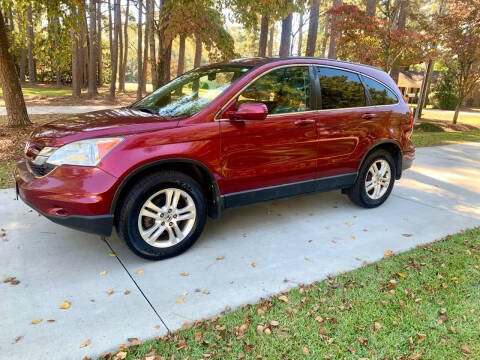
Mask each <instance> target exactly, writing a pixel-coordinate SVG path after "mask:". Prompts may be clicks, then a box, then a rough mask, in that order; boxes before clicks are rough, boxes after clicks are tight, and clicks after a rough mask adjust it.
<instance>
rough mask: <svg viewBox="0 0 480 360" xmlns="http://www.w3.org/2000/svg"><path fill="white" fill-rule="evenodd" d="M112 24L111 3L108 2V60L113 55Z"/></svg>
mask: <svg viewBox="0 0 480 360" xmlns="http://www.w3.org/2000/svg"><path fill="white" fill-rule="evenodd" d="M112 34H113V22H112V3H111V1H110V0H108V45H109V47H110V59H111V58H112V53H113V35H112Z"/></svg>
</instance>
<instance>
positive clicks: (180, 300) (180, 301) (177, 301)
mask: <svg viewBox="0 0 480 360" xmlns="http://www.w3.org/2000/svg"><path fill="white" fill-rule="evenodd" d="M175 302H176V303H179V304H180V303H183V299H177V300H175Z"/></svg>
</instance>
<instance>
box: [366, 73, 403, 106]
mask: <svg viewBox="0 0 480 360" xmlns="http://www.w3.org/2000/svg"><path fill="white" fill-rule="evenodd" d="M362 80H363V83H364V84H365V86H366V87H367V90H368V93H369V94H370V98H371V99H372V104H373V105H389V104H396V103H397V102H398V98H397V97H396V96H395V94H394V93H393V92H392V91H391V90H390V89H389V88H387V87H386V86H384V85H382V84H380V83H379V82H378V81H375V80H373V79H371V78H369V77H366V76H362Z"/></svg>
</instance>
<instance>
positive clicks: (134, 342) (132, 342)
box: [127, 338, 140, 346]
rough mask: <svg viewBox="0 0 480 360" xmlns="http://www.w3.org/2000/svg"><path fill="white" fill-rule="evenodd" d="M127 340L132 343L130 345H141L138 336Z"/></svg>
mask: <svg viewBox="0 0 480 360" xmlns="http://www.w3.org/2000/svg"><path fill="white" fill-rule="evenodd" d="M127 340H128V342H129V343H130V346H136V345H140V341H139V340H138V339H137V338H128V339H127Z"/></svg>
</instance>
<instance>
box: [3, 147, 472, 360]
mask: <svg viewBox="0 0 480 360" xmlns="http://www.w3.org/2000/svg"><path fill="white" fill-rule="evenodd" d="M478 179H480V143H468V144H461V145H450V146H443V147H433V148H422V149H419V150H418V152H417V159H416V161H415V165H414V167H413V168H412V169H411V170H409V171H408V172H407V173H405V176H404V178H403V179H402V180H400V181H399V182H397V183H396V185H395V188H394V191H393V193H392V196H391V197H390V199H389V200H388V201H387V202H386V203H385V204H384V205H383V206H381V207H380V208H377V209H372V210H366V209H362V208H359V207H356V206H355V205H353V204H352V203H351V202H350V201H349V200H348V198H347V197H345V196H343V195H341V194H340V192H339V191H336V192H330V193H325V194H318V195H314V196H308V197H303V198H299V199H291V200H285V201H276V202H273V203H266V204H261V205H256V206H250V207H248V208H243V209H236V210H229V211H227V212H225V213H224V214H223V215H222V217H221V219H220V220H215V221H213V220H212V221H209V222H208V224H207V227H206V229H205V232H204V234H203V235H202V237H201V238H200V239H199V241H198V242H197V243H196V244H195V245H194V246H193V248H192V249H190V250H189V251H188V252H187V253H185V254H184V255H182V256H179V257H176V258H173V259H169V260H166V261H161V262H150V261H146V260H143V259H140V258H138V257H136V256H135V255H133V254H132V253H131V252H130V251H129V250H128V249H127V248H126V246H125V245H124V244H123V243H122V242H121V241H120V240H119V239H118V238H117V237H116V236H112V237H111V238H109V239H106V241H104V240H102V239H101V238H99V237H98V236H94V235H88V234H83V233H81V232H77V231H74V230H69V229H67V228H63V227H61V226H59V225H56V224H54V223H51V222H49V221H48V220H46V219H44V218H43V217H39V216H38V215H37V213H35V212H34V211H31V210H30V209H29V208H28V207H27V206H26V205H24V204H23V203H22V202H21V201H16V200H15V199H14V190H13V189H8V190H0V204H1V205H0V228H2V229H4V230H5V236H4V237H0V273H1V274H0V275H1V277H2V278H5V277H16V278H17V279H18V280H20V283H19V284H18V285H11V284H10V283H3V282H2V283H0V304H1V306H0V358H5V359H12V360H13V359H27V358H35V359H66V358H68V359H74V358H78V359H80V358H82V357H83V356H86V355H87V356H95V355H99V354H101V353H103V352H105V351H107V350H113V349H115V348H117V347H118V346H119V345H121V344H123V343H127V338H129V337H136V338H139V339H142V340H144V339H147V338H152V337H154V336H155V335H159V334H163V333H165V332H166V331H167V328H168V329H170V330H175V329H178V328H179V327H181V326H182V324H183V323H184V322H185V321H189V322H191V321H193V320H196V319H201V318H203V317H208V316H212V315H215V314H217V313H219V312H220V311H223V310H224V309H225V307H226V306H227V305H228V306H230V307H232V308H235V307H236V306H239V305H241V304H244V303H248V302H255V301H257V300H258V299H259V298H260V297H265V296H268V295H269V294H273V293H277V292H279V291H282V290H285V289H286V288H289V287H293V286H297V285H298V284H299V283H310V282H313V281H315V280H321V279H324V278H325V277H326V276H327V275H328V274H335V273H338V272H339V271H341V270H351V269H354V268H357V267H359V266H362V264H363V262H364V261H366V262H372V261H375V260H377V259H379V258H381V257H382V256H383V254H384V252H385V251H386V250H391V251H393V252H395V253H398V252H401V251H404V250H407V249H409V248H412V247H414V246H416V245H417V244H420V243H428V242H431V241H434V240H436V239H440V238H442V237H443V236H445V235H447V234H452V233H456V232H458V231H460V230H462V229H466V228H472V227H475V226H480V181H479V180H478ZM0 234H1V232H0ZM402 234H410V235H411V236H408V237H406V236H403V235H402ZM6 240H8V241H6ZM112 249H113V252H114V253H115V254H116V255H117V256H110V253H112ZM217 257H223V258H219V259H220V260H217ZM252 263H256V264H257V266H256V267H254V266H252ZM142 270H143V272H142ZM104 271H106V273H103V272H104ZM137 272H138V273H137ZM181 273H188V276H182V275H181ZM102 274H104V275H102ZM109 289H110V290H112V291H113V293H111V294H108V293H107V290H109ZM198 289H200V291H196V290H198ZM125 290H129V291H130V293H129V294H128V295H126V294H125V293H124V292H125ZM204 290H208V294H205V293H204V292H203V291H204ZM185 292H187V294H186V295H185ZM180 298H182V299H183V302H177V299H180ZM63 301H69V302H70V303H71V306H70V308H69V309H61V308H60V304H61V303H62V302H63ZM35 319H42V321H41V322H39V323H38V324H32V323H31V322H32V321H33V320H35ZM48 319H53V320H55V321H51V322H49V321H47V320H48ZM87 340H90V344H89V345H88V346H86V347H82V348H81V347H80V345H81V344H82V343H84V342H85V341H87Z"/></svg>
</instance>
